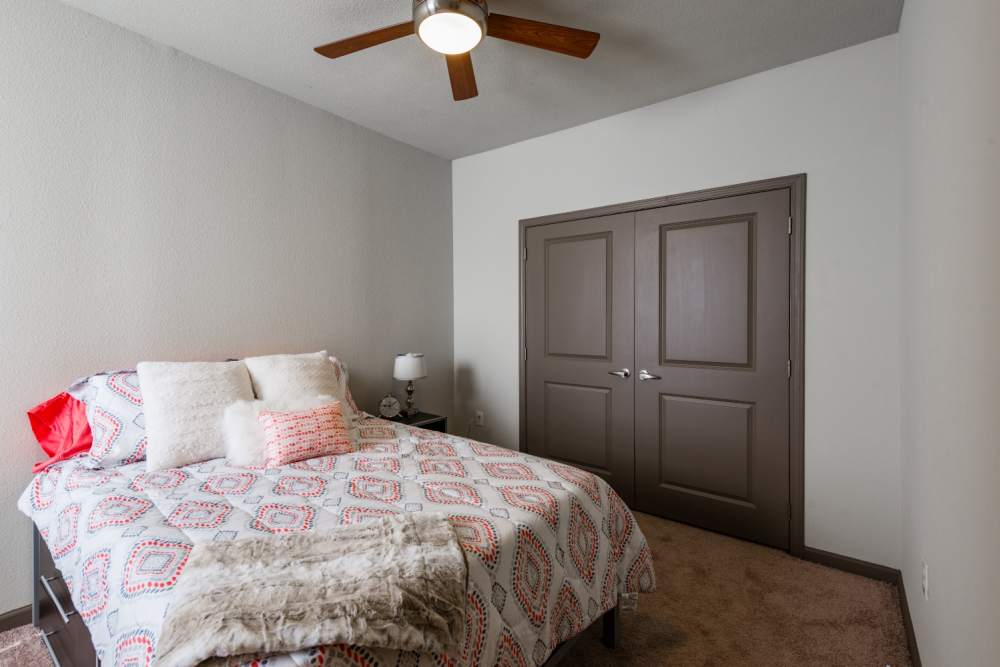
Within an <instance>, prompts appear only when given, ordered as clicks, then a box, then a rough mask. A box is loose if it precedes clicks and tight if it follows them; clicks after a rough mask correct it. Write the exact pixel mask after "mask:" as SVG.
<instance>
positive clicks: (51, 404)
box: [28, 391, 93, 472]
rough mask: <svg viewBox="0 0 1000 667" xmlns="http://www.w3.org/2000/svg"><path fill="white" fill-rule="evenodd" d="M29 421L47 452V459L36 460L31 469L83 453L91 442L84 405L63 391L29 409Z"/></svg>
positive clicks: (37, 438)
mask: <svg viewBox="0 0 1000 667" xmlns="http://www.w3.org/2000/svg"><path fill="white" fill-rule="evenodd" d="M28 421H29V422H30V423H31V431H32V432H33V433H34V434H35V439H36V440H38V444H39V445H40V446H41V448H42V451H44V452H45V453H46V454H48V455H49V459H48V460H47V461H42V462H40V463H36V464H35V467H34V468H32V472H41V471H43V470H45V469H46V468H48V467H49V466H50V465H52V464H53V463H58V462H59V461H65V460H66V459H68V458H72V457H74V456H76V455H77V454H79V453H81V452H86V451H87V450H89V449H90V446H91V444H92V443H93V435H92V434H91V432H90V424H88V423H87V406H86V405H85V404H84V403H83V401H81V400H79V399H77V398H75V397H73V396H70V395H69V394H68V393H66V392H65V391H64V392H63V393H61V394H59V395H58V396H53V397H52V398H50V399H49V400H47V401H45V402H44V403H40V404H38V405H36V406H35V407H33V408H31V410H29V411H28Z"/></svg>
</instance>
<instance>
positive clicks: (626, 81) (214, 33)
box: [64, 0, 903, 158]
mask: <svg viewBox="0 0 1000 667" xmlns="http://www.w3.org/2000/svg"><path fill="white" fill-rule="evenodd" d="M64 1H65V2H66V3H67V4H69V5H72V6H75V7H78V8H80V9H83V10H84V11H87V12H89V13H91V14H95V15H97V16H100V17H102V18H105V19H107V20H109V21H111V22H113V23H117V24H118V25H121V26H123V27H125V28H128V29H129V30H133V31H135V32H138V33H140V34H142V35H145V36H147V37H149V38H151V39H153V40H155V41H158V42H162V43H164V44H167V45H170V46H172V47H174V48H177V49H179V50H181V51H184V52H186V53H189V54H191V55H193V56H195V57H197V58H200V59H202V60H205V61H207V62H209V63H212V64H214V65H217V66H219V67H221V68H223V69H227V70H229V71H232V72H235V73H236V74H239V75H241V76H243V77H246V78H248V79H251V80H253V81H256V82H257V83H260V84H262V85H264V86H267V87H269V88H273V89H275V90H278V91H281V92H283V93H285V94H287V95H291V96H292V97H296V98H298V99H300V100H303V101H305V102H308V103H309V104H313V105H315V106H317V107H320V108H323V109H326V110H328V111H331V112H333V113H335V114H337V115H339V116H343V117H344V118H347V119H349V120H352V121H354V122H356V123H358V124H360V125H363V126H365V127H368V128H371V129H373V130H376V131H378V132H381V133H382V134H386V135H388V136H390V137H394V138H396V139H399V140H400V141H404V142H406V143H408V144H412V145H414V146H417V147H419V148H422V149H424V150H427V151H429V152H431V153H435V154H437V155H440V156H442V157H446V158H455V157H460V156H464V155H469V154H472V153H477V152H480V151H484V150H487V149H490V148H496V147H498V146H504V145H507V144H511V143H514V142H517V141H521V140H524V139H528V138H531V137H536V136H539V135H542V134H546V133H549V132H553V131H556V130H560V129H564V128H567V127H572V126H574V125H579V124H581V123H585V122H588V121H592V120H596V119H598V118H604V117H606V116H610V115H613V114H616V113H620V112H622V111H627V110H629V109H634V108H637V107H641V106H644V105H647V104H651V103H653V102H657V101H660V100H664V99H668V98H671V97H676V96H678V95H683V94H685V93H689V92H692V91H694V90H699V89H702V88H706V87H708V86H712V85H715V84H718V83H722V82H725V81H731V80H733V79H737V78H739V77H742V76H746V75H748V74H753V73H755V72H761V71H764V70H767V69H770V68H772V67H777V66H780V65H784V64H787V63H790V62H794V61H796V60H802V59H804V58H809V57H811V56H815V55H819V54H821V53H826V52H828V51H833V50H836V49H839V48H843V47H846V46H850V45H852V44H857V43H860V42H864V41H867V40H870V39H874V38H876V37H881V36H883V35H887V34H891V33H893V32H896V30H897V29H898V27H899V16H900V12H901V9H902V4H903V0H491V1H490V9H492V10H493V11H496V12H498V13H503V14H511V15H514V16H522V17H525V18H533V19H539V20H543V21H549V22H553V23H561V24H565V25H569V26H574V27H579V28H585V29H588V30H594V31H597V32H600V33H601V35H602V37H601V42H600V44H598V46H597V50H596V51H595V52H594V55H593V56H591V58H590V59H589V60H577V59H575V58H569V57H566V56H562V55H558V54H554V53H549V52H545V51H540V50H538V49H532V48H528V47H524V46H520V45H517V44H511V43H508V42H502V41H499V40H496V39H487V40H485V41H484V42H483V43H482V44H481V45H480V46H479V47H478V48H477V49H476V50H475V51H474V52H473V54H472V59H473V63H474V65H475V68H476V77H477V80H478V83H479V97H478V98H475V99H473V100H469V101H465V102H454V101H452V98H451V88H450V85H449V82H448V74H447V70H446V68H445V63H444V57H443V56H441V55H439V54H437V53H434V52H432V51H430V50H429V49H427V48H426V47H425V46H423V45H422V44H421V43H420V42H419V41H418V39H417V38H416V37H407V38H404V39H401V40H398V41H396V42H392V43H389V44H383V45H381V46H377V47H374V48H371V49H368V50H366V51H363V52H360V53H356V54H354V55H351V56H347V57H345V58H341V59H339V60H328V59H326V58H323V57H322V56H319V55H317V54H316V53H314V52H313V50H312V49H313V47H315V46H318V45H320V44H324V43H326V42H331V41H334V40H337V39H341V38H343V37H348V36H351V35H354V34H356V33H360V32H366V31H368V30H372V29H374V28H379V27H382V26H385V25H388V24H392V23H398V22H401V21H405V20H408V19H409V17H410V8H411V4H410V0H210V1H208V2H206V0H64ZM776 102H778V101H776Z"/></svg>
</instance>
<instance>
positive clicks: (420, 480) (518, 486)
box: [18, 418, 655, 667]
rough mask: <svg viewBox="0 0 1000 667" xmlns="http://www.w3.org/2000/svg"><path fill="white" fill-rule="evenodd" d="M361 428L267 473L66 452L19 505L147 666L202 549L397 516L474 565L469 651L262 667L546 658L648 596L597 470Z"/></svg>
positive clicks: (105, 636)
mask: <svg viewBox="0 0 1000 667" xmlns="http://www.w3.org/2000/svg"><path fill="white" fill-rule="evenodd" d="M358 435H359V440H358V447H357V451H356V452H355V453H352V454H347V455H340V456H336V457H333V456H329V457H323V458H316V459H309V460H306V461H301V462H299V463H294V464H291V465H289V466H284V467H281V468H277V469H270V470H252V469H247V468H235V467H230V466H229V465H227V463H226V461H225V460H224V459H218V460H214V461H208V462H205V463H200V464H196V465H191V466H187V467H184V468H177V469H170V470H164V471H160V472H153V473H147V472H146V471H145V463H144V462H140V463H136V464H132V465H126V466H121V467H118V468H114V469H112V470H90V469H87V468H84V467H83V466H81V465H80V464H79V459H72V460H70V461H66V462H63V463H61V464H57V465H56V466H53V467H52V468H50V469H49V470H48V471H46V472H44V473H40V474H38V475H37V476H36V477H35V478H34V479H33V480H32V482H31V484H30V485H29V486H28V488H27V489H26V490H25V492H24V494H23V495H22V496H21V499H20V501H19V502H18V507H19V508H20V509H21V511H23V512H24V513H25V514H27V515H28V516H30V517H31V518H32V520H33V521H34V522H35V524H36V525H37V526H38V529H39V531H40V532H41V534H42V536H43V537H44V539H45V541H46V543H47V544H48V546H49V550H50V551H51V552H52V556H53V558H54V560H55V563H56V565H57V567H59V569H60V571H61V572H62V574H63V577H64V579H65V581H66V585H67V586H68V588H69V590H70V593H71V595H72V598H73V602H74V604H75V606H76V609H77V610H78V611H79V613H80V616H81V617H82V618H83V620H84V621H85V622H86V624H87V627H88V628H89V630H90V634H91V636H92V638H93V643H94V646H95V648H96V650H97V654H98V657H99V658H100V659H101V661H102V663H103V664H106V665H116V666H118V665H149V664H151V662H152V659H153V656H154V654H155V647H156V638H157V635H158V633H159V631H160V626H161V623H162V621H163V617H164V614H165V612H166V609H167V606H168V605H169V604H170V601H171V596H172V594H173V591H174V586H175V584H176V583H177V578H178V577H179V576H180V574H181V572H182V571H183V570H184V566H185V564H186V562H187V557H188V553H189V552H190V550H191V548H192V545H193V544H195V543H197V542H202V541H208V540H232V539H236V538H238V537H245V536H248V535H253V534H256V533H280V532H291V531H313V530H323V529H325V528H329V527H331V526H335V525H338V524H342V523H353V522H358V521H364V520H366V519H368V518H370V517H378V516H382V515H385V514H390V513H393V512H420V511H438V512H445V513H447V514H449V515H450V520H451V522H452V525H453V526H454V527H455V529H456V531H457V533H458V536H459V539H460V541H461V543H462V547H463V549H464V550H465V552H466V556H467V560H468V564H469V588H468V617H467V618H468V620H467V624H466V640H465V647H464V650H463V652H462V655H460V656H459V655H456V656H446V655H418V654H400V653H399V652H396V651H386V650H380V649H370V648H361V647H354V646H327V647H316V648H313V649H310V650H307V651H300V652H297V653H293V654H288V655H282V656H272V657H269V658H268V659H267V660H266V664H267V665H269V666H273V667H293V666H295V667H297V666H302V665H317V666H318V665H339V664H345V665H373V666H374V665H377V666H386V667H387V666H389V665H393V666H395V665H415V666H416V665H470V666H471V665H494V664H503V665H538V664H541V663H543V662H544V661H545V660H546V659H547V658H548V656H549V654H550V653H551V652H552V650H553V649H554V648H555V647H556V646H557V645H558V644H559V643H561V642H562V641H564V640H565V639H568V638H569V637H571V636H573V635H575V634H576V633H578V632H580V631H581V630H583V629H584V628H585V627H586V626H587V625H589V624H590V623H591V622H592V621H594V620H596V619H597V618H598V617H600V615H601V614H603V613H604V612H605V611H607V610H608V609H610V608H612V607H613V606H614V605H615V604H617V599H618V595H619V594H621V593H637V592H647V591H651V590H653V587H654V585H655V583H654V574H653V566H652V559H651V556H650V552H649V547H648V546H647V544H646V540H645V538H644V537H643V535H642V533H641V532H640V531H639V527H638V525H637V524H636V522H635V519H634V517H633V516H632V514H631V512H630V511H629V510H628V508H627V507H626V506H625V504H624V503H623V502H622V500H621V499H620V498H619V497H618V495H617V494H616V493H615V492H614V491H613V490H612V489H611V488H610V487H609V486H608V485H607V484H605V482H604V481H603V480H601V479H599V478H598V477H596V476H594V475H591V474H590V473H587V472H583V471H581V470H578V469H576V468H573V467H570V466H567V465H562V464H559V463H554V462H551V461H546V460H544V459H539V458H536V457H532V456H528V455H524V454H520V453H518V452H514V451H511V450H507V449H503V448H500V447H495V446H492V445H487V444H483V443H478V442H474V441H471V440H466V439H464V438H458V437H455V436H447V435H443V434H441V433H436V432H432V431H425V430H423V429H418V428H411V427H407V426H403V425H400V424H395V423H392V422H387V421H383V420H380V419H375V418H367V419H365V420H363V421H361V422H360V424H359V428H358ZM250 664H252V663H250ZM257 664H261V663H259V662H258V663H257Z"/></svg>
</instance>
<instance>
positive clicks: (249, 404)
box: [222, 396, 343, 468]
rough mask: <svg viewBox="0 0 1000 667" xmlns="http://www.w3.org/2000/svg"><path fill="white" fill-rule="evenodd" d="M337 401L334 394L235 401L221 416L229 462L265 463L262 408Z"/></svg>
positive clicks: (314, 405)
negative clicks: (296, 398) (259, 418)
mask: <svg viewBox="0 0 1000 667" xmlns="http://www.w3.org/2000/svg"><path fill="white" fill-rule="evenodd" d="M335 402H337V399H335V398H334V397H333V396H314V397H313V398H300V399H298V400H293V401H236V402H235V403H233V404H232V405H230V406H228V407H227V408H226V410H225V413H224V414H223V418H222V423H223V428H224V429H225V432H226V458H227V459H228V460H229V463H230V464H232V465H234V466H237V467H243V468H249V467H254V466H262V465H264V462H265V460H266V459H267V452H266V450H265V447H264V427H263V426H261V424H260V422H259V421H258V420H257V415H259V414H260V412H261V410H276V411H278V412H292V411H295V410H310V409H312V408H318V407H320V406H323V405H326V404H327V403H335ZM341 409H343V403H341Z"/></svg>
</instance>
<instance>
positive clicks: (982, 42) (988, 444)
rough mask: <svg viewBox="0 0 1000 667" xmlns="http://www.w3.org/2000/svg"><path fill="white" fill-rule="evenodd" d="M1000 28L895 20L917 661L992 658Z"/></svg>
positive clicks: (939, 17)
mask: <svg viewBox="0 0 1000 667" xmlns="http://www.w3.org/2000/svg"><path fill="white" fill-rule="evenodd" d="M998 30H1000V2H997V0H965V1H963V2H956V3H947V2H940V0H907V1H906V5H905V8H904V10H903V21H902V26H901V28H900V39H901V63H902V72H903V91H904V92H903V99H904V104H903V108H904V116H905V123H904V125H903V127H904V130H905V135H904V136H905V146H906V150H905V151H904V159H903V169H904V173H905V177H904V181H903V204H904V210H905V215H904V218H903V219H904V221H905V222H904V225H903V281H902V284H903V314H904V327H903V338H902V355H903V369H904V373H903V385H902V386H903V536H902V541H903V563H902V570H903V577H904V581H905V583H906V592H907V596H908V598H909V601H910V610H911V612H912V613H913V619H914V625H915V629H916V633H917V641H918V643H919V645H920V651H921V654H922V655H921V657H922V658H923V663H924V664H925V665H996V664H1000V568H998V565H1000V259H998V253H1000V40H998V39H997V31H998ZM924 562H926V563H927V565H928V575H929V577H928V579H929V583H930V589H929V593H930V596H929V599H927V600H924V598H923V596H922V594H921V570H922V564H923V563H924Z"/></svg>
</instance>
